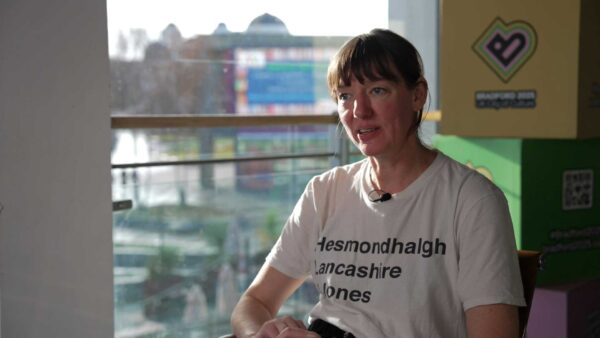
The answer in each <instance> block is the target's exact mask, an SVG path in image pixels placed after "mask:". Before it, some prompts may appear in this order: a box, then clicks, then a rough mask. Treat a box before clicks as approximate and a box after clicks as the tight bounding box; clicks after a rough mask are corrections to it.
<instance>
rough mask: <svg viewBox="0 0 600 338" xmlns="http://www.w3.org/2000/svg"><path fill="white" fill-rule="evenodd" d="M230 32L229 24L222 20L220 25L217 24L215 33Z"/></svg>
mask: <svg viewBox="0 0 600 338" xmlns="http://www.w3.org/2000/svg"><path fill="white" fill-rule="evenodd" d="M229 33H231V32H230V31H229V29H228V28H227V25H225V24H224V23H222V22H221V23H219V25H218V26H217V28H216V29H215V30H214V32H213V34H229Z"/></svg>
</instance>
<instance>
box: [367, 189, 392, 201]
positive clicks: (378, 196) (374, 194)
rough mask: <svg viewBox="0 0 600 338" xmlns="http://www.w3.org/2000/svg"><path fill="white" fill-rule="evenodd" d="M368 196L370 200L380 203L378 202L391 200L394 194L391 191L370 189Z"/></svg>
mask: <svg viewBox="0 0 600 338" xmlns="http://www.w3.org/2000/svg"><path fill="white" fill-rule="evenodd" d="M368 197H369V201H371V202H373V203H378V202H385V201H389V200H391V199H392V194H390V193H389V192H385V191H383V190H379V189H375V190H371V191H369V194H368Z"/></svg>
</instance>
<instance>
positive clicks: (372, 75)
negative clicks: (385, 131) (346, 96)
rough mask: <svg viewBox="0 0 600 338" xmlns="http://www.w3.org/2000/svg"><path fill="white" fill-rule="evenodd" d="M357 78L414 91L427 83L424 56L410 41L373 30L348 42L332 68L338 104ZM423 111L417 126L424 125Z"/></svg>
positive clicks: (331, 87)
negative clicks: (341, 93)
mask: <svg viewBox="0 0 600 338" xmlns="http://www.w3.org/2000/svg"><path fill="white" fill-rule="evenodd" d="M352 76H354V77H355V78H356V79H357V80H358V81H359V82H360V83H364V81H365V78H366V79H369V80H380V79H385V80H390V81H394V82H398V83H401V82H404V83H405V84H406V86H407V87H408V88H409V89H413V88H415V87H416V86H417V84H418V83H419V82H420V81H422V80H423V61H422V60H421V55H420V54H419V52H418V51H417V49H416V48H415V46H413V44H412V43H410V42H409V41H408V40H406V39H405V38H403V37H402V36H400V35H398V34H396V33H394V32H392V31H391V30H388V29H379V28H378V29H373V30H371V31H370V32H369V33H366V34H361V35H358V36H356V37H354V38H352V39H350V40H348V41H347V42H346V43H344V45H343V46H342V47H341V48H340V50H339V51H338V52H337V53H336V55H335V56H334V57H333V59H332V60H331V63H330V64H329V69H328V71H327V84H328V86H329V93H330V95H331V96H332V97H333V99H334V100H336V101H337V95H336V90H337V88H338V87H340V86H349V85H350V80H351V78H352ZM422 116H423V110H422V109H421V110H420V111H419V112H417V116H416V120H415V126H414V128H415V129H417V128H418V127H419V125H420V124H421V119H422Z"/></svg>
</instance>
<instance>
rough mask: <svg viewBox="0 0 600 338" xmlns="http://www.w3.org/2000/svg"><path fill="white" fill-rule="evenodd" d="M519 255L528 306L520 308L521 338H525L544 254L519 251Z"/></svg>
mask: <svg viewBox="0 0 600 338" xmlns="http://www.w3.org/2000/svg"><path fill="white" fill-rule="evenodd" d="M518 255H519V269H520V270H521V281H522V282H523V295H524V296H525V303H526V304H527V305H526V306H523V307H520V308H519V338H523V337H525V329H526V327H527V320H529V311H530V310H531V302H532V300H533V292H534V291H535V281H536V277H537V272H538V270H540V269H541V268H542V254H541V252H539V251H530V250H519V251H518Z"/></svg>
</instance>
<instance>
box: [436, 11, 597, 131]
mask: <svg viewBox="0 0 600 338" xmlns="http://www.w3.org/2000/svg"><path fill="white" fill-rule="evenodd" d="M441 12H442V20H441V21H442V23H441V54H440V84H441V89H440V95H441V97H440V107H441V111H442V121H441V133H443V134H450V135H460V136H478V137H479V136H486V137H517V138H559V139H575V138H590V137H599V136H600V61H599V60H600V43H598V36H600V20H599V19H598V13H600V1H596V0H573V1H564V0H549V1H531V0H464V1H444V2H443V4H442V11H441Z"/></svg>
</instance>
